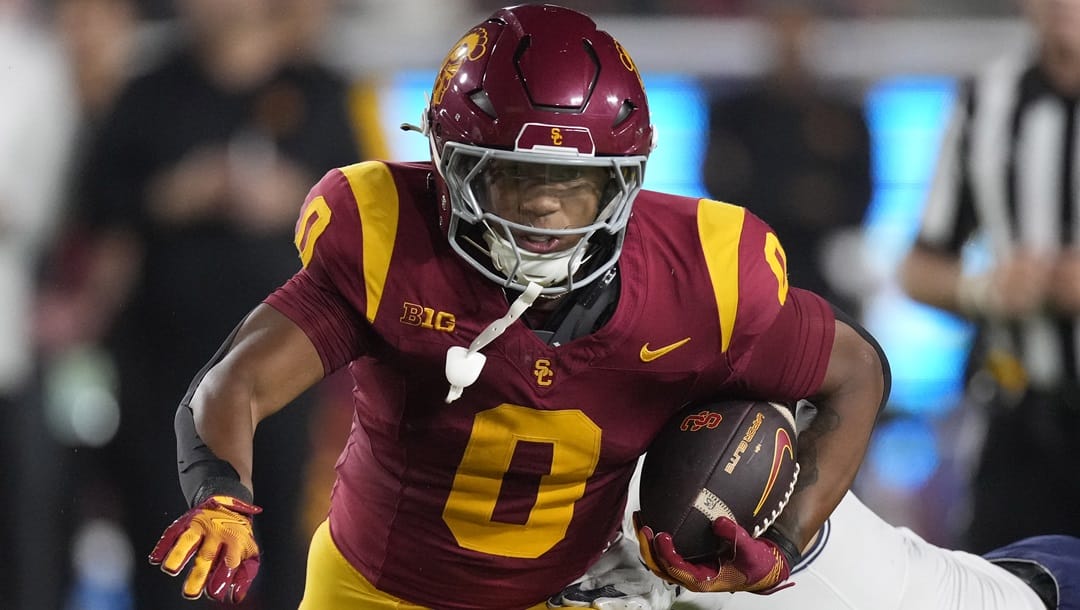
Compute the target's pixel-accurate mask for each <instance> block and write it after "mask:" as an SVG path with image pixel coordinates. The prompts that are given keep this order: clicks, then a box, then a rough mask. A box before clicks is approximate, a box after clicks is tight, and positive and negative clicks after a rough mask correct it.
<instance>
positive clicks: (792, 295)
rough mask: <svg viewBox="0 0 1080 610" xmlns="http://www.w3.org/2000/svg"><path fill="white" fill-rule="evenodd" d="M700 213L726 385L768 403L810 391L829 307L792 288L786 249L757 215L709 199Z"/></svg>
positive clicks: (829, 329) (827, 337) (826, 336)
mask: <svg viewBox="0 0 1080 610" xmlns="http://www.w3.org/2000/svg"><path fill="white" fill-rule="evenodd" d="M698 215H699V220H698V222H699V232H700V234H701V239H702V245H703V248H704V250H705V260H706V264H707V266H708V268H709V273H710V277H711V279H712V282H713V290H714V292H715V295H716V300H717V311H718V313H719V316H720V332H721V351H723V352H724V355H725V357H726V359H727V361H728V364H729V366H730V368H731V371H732V377H731V379H730V380H729V381H730V383H732V384H733V385H734V386H735V389H737V390H738V391H739V393H740V394H743V395H746V396H747V397H755V398H762V399H766V400H793V399H797V398H805V397H807V396H810V395H812V394H813V393H814V392H816V391H817V390H818V388H819V387H820V386H821V382H822V380H823V379H824V377H825V370H826V368H827V364H828V358H829V354H830V353H831V351H832V342H833V336H834V333H835V321H834V318H833V315H832V309H831V307H830V306H829V304H828V303H827V302H826V301H825V300H824V299H822V298H821V297H820V296H818V295H816V294H814V293H811V292H808V291H805V290H800V289H792V288H790V286H789V285H788V279H787V254H786V253H785V252H784V248H783V246H782V245H781V244H780V240H779V238H777V236H776V234H775V233H774V232H773V231H772V229H771V228H770V227H769V226H768V225H767V224H766V223H765V222H763V221H762V220H761V219H760V218H758V217H757V216H755V215H754V214H752V213H750V212H748V211H746V210H745V209H744V208H741V207H738V206H732V205H729V204H723V203H717V202H711V201H708V200H703V201H702V202H701V204H700V208H699V212H698Z"/></svg>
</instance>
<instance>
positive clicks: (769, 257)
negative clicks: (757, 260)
mask: <svg viewBox="0 0 1080 610" xmlns="http://www.w3.org/2000/svg"><path fill="white" fill-rule="evenodd" d="M765 262H767V263H769V268H770V269H772V272H773V275H775V276H776V281H777V283H778V284H779V285H778V286H777V288H776V298H777V299H778V300H779V301H780V304H781V305H783V304H784V301H787V293H788V277H787V255H786V254H784V248H783V246H781V245H780V239H779V238H778V237H776V235H775V234H774V233H766V234H765Z"/></svg>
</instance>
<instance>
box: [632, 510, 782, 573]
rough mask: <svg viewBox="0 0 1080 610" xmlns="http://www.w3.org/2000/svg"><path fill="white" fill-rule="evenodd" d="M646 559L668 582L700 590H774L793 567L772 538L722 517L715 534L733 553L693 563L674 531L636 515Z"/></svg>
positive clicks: (715, 524)
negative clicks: (677, 545)
mask: <svg viewBox="0 0 1080 610" xmlns="http://www.w3.org/2000/svg"><path fill="white" fill-rule="evenodd" d="M634 526H635V527H636V528H637V533H638V545H639V547H640V549H641V556H642V559H643V560H644V561H645V565H646V566H648V568H649V569H650V570H652V572H653V573H655V574H656V575H657V576H659V577H660V578H663V579H665V580H667V581H668V582H671V583H674V584H678V585H682V586H683V587H686V588H687V589H689V590H690V591H696V592H699V593H718V592H735V591H749V592H752V593H772V592H773V591H775V590H777V586H778V585H780V584H781V583H783V582H784V581H785V580H787V578H788V576H790V575H791V566H789V565H788V560H787V558H786V557H785V556H784V553H783V552H781V551H780V548H779V547H778V546H777V545H776V544H775V543H774V542H772V541H771V540H767V539H764V538H754V537H752V536H751V535H750V532H747V531H746V530H745V529H744V528H742V527H741V526H740V525H738V524H737V523H735V522H734V521H732V520H731V519H728V518H726V517H721V518H719V519H717V520H716V521H713V533H714V534H716V536H717V537H718V538H720V539H721V540H725V541H727V543H728V545H729V547H730V549H731V550H730V552H729V553H728V554H727V556H725V557H719V558H718V560H717V561H716V562H712V563H709V564H697V563H690V562H688V561H686V560H685V559H683V558H682V556H681V555H679V553H678V552H677V551H676V550H675V545H674V544H672V541H671V534H668V533H666V532H653V531H652V528H650V527H649V526H647V525H644V526H643V525H641V523H640V521H639V519H638V515H637V514H635V515H634Z"/></svg>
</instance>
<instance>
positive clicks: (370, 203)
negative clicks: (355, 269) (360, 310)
mask: <svg viewBox="0 0 1080 610" xmlns="http://www.w3.org/2000/svg"><path fill="white" fill-rule="evenodd" d="M341 171H342V173H344V174H345V178H346V179H347V180H348V181H349V186H350V187H352V192H353V198H354V199H356V209H357V211H358V212H359V213H360V223H361V227H362V231H363V240H364V290H365V292H366V296H367V312H366V316H367V319H368V322H372V323H373V322H375V314H376V313H377V312H378V311H379V302H380V301H381V300H382V295H383V288H385V286H386V276H387V274H388V273H389V272H390V256H391V255H392V254H393V252H394V239H395V237H396V236H397V226H398V194H397V188H396V187H395V186H394V179H393V177H392V176H391V175H390V170H389V169H388V168H387V167H386V165H384V164H382V163H379V162H377V161H367V162H365V163H357V164H354V165H349V166H347V167H343V168H341Z"/></svg>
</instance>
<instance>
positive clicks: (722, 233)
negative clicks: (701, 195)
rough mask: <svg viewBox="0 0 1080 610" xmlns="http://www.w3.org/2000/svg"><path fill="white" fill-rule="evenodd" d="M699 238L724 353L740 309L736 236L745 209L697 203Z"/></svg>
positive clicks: (739, 232)
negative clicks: (709, 279)
mask: <svg viewBox="0 0 1080 610" xmlns="http://www.w3.org/2000/svg"><path fill="white" fill-rule="evenodd" d="M697 218H698V235H699V237H700V238H701V249H702V251H703V252H704V254H705V264H706V265H707V266H708V268H709V277H710V278H711V279H712V285H713V293H714V294H715V295H716V309H717V312H718V313H719V316H720V351H721V352H726V351H727V349H728V345H729V344H730V343H731V334H732V332H733V331H734V329H735V314H736V312H737V311H738V309H739V236H740V235H741V233H742V228H743V220H744V219H745V218H746V210H745V209H743V208H741V207H739V206H735V205H731V204H728V203H721V202H719V201H712V200H709V199H701V200H700V201H698V215H697Z"/></svg>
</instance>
